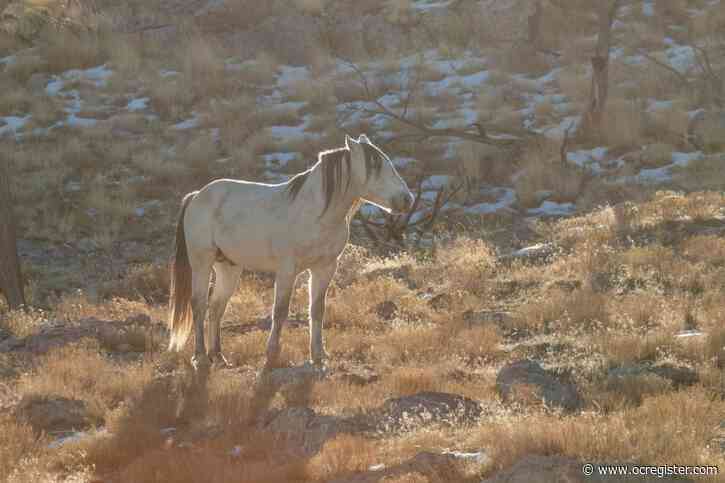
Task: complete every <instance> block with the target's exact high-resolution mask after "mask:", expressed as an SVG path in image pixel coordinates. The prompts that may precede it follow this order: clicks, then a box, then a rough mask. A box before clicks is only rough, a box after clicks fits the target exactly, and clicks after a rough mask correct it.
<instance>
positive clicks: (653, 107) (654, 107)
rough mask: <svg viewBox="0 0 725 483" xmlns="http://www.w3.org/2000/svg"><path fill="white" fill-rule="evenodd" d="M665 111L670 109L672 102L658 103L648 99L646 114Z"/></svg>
mask: <svg viewBox="0 0 725 483" xmlns="http://www.w3.org/2000/svg"><path fill="white" fill-rule="evenodd" d="M667 109H672V101H658V100H656V99H649V107H647V112H655V111H660V110H667Z"/></svg>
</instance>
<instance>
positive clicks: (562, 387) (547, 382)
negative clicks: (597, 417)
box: [496, 360, 584, 411]
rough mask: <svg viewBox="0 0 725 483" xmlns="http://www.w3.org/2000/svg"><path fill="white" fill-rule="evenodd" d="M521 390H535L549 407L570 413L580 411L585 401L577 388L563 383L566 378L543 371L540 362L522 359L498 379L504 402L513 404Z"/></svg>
mask: <svg viewBox="0 0 725 483" xmlns="http://www.w3.org/2000/svg"><path fill="white" fill-rule="evenodd" d="M517 386H518V387H519V388H520V387H521V386H524V387H527V386H528V387H533V388H534V390H535V392H536V397H537V398H540V399H541V400H543V402H544V403H545V404H546V405H547V406H549V407H559V408H562V409H564V410H566V411H577V410H579V409H581V408H582V406H583V405H584V401H583V400H582V398H581V396H580V395H579V391H578V390H577V388H576V386H575V385H574V384H573V383H572V382H569V381H566V380H562V376H560V375H559V374H556V373H555V372H553V371H549V370H546V369H544V368H542V367H541V366H540V365H539V363H538V362H534V361H531V360H522V361H517V362H513V363H511V364H508V365H506V366H504V367H503V368H502V369H501V370H500V371H499V373H498V376H496V389H497V390H498V392H499V394H500V395H501V397H502V398H503V400H504V401H513V400H516V399H518V398H517V396H520V394H519V391H518V389H517Z"/></svg>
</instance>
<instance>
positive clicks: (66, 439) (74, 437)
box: [48, 428, 110, 449]
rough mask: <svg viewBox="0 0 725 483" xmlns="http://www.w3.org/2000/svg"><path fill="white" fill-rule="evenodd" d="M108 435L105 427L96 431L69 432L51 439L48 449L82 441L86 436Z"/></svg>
mask: <svg viewBox="0 0 725 483" xmlns="http://www.w3.org/2000/svg"><path fill="white" fill-rule="evenodd" d="M108 436H110V433H109V432H108V430H106V429H105V428H103V429H100V430H98V431H95V432H92V433H87V432H85V431H77V432H74V433H71V434H69V435H67V436H62V437H60V438H58V439H56V440H55V441H52V442H50V443H49V444H48V448H49V449H58V448H60V447H61V446H63V445H66V444H68V443H76V442H78V441H82V440H84V439H86V438H90V437H94V438H105V437H108Z"/></svg>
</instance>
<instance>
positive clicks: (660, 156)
mask: <svg viewBox="0 0 725 483" xmlns="http://www.w3.org/2000/svg"><path fill="white" fill-rule="evenodd" d="M672 151H674V148H673V146H672V145H670V144H665V143H656V144H650V145H649V146H647V147H646V148H645V149H643V150H642V155H641V157H640V160H641V162H642V165H644V166H645V167H646V168H659V167H660V166H664V165H666V164H670V163H671V162H672Z"/></svg>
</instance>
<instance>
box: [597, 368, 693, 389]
mask: <svg viewBox="0 0 725 483" xmlns="http://www.w3.org/2000/svg"><path fill="white" fill-rule="evenodd" d="M646 374H654V375H656V376H659V377H661V378H662V379H665V380H667V381H670V382H671V383H672V387H673V388H675V389H678V388H680V387H686V386H692V385H693V384H696V383H697V382H698V381H699V380H700V379H699V377H698V375H697V372H696V371H695V370H694V369H691V368H689V367H686V366H675V365H672V364H657V365H653V364H647V363H641V364H632V365H625V366H618V367H614V368H612V369H610V370H609V373H608V377H609V378H610V379H612V378H617V377H626V376H640V375H646Z"/></svg>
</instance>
